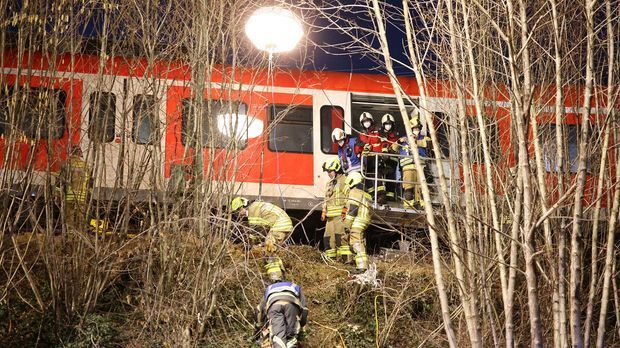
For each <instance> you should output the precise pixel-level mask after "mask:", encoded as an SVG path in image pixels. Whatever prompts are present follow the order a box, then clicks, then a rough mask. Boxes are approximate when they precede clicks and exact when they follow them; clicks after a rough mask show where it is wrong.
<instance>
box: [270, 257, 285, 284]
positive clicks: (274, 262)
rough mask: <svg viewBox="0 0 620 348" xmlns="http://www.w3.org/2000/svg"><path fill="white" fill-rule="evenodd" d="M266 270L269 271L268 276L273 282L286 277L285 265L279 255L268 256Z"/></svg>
mask: <svg viewBox="0 0 620 348" xmlns="http://www.w3.org/2000/svg"><path fill="white" fill-rule="evenodd" d="M265 270H266V271H267V277H269V280H271V281H273V282H277V281H280V280H282V279H284V265H283V264H282V259H280V258H279V257H277V256H269V257H267V263H266V264H265Z"/></svg>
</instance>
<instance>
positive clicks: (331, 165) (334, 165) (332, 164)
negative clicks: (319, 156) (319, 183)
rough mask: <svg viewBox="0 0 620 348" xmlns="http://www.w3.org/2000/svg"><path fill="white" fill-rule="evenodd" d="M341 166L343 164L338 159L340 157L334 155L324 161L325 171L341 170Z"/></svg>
mask: <svg viewBox="0 0 620 348" xmlns="http://www.w3.org/2000/svg"><path fill="white" fill-rule="evenodd" d="M340 168H342V166H341V165H340V159H338V157H334V158H332V159H330V160H327V161H325V162H324V163H323V171H324V172H339V171H340Z"/></svg>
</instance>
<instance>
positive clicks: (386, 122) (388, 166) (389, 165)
mask: <svg viewBox="0 0 620 348" xmlns="http://www.w3.org/2000/svg"><path fill="white" fill-rule="evenodd" d="M394 125H395V119H394V116H392V115H390V114H385V115H383V117H381V129H380V130H379V136H380V137H381V151H382V152H383V153H392V154H396V153H399V149H398V139H399V138H400V135H399V134H398V131H397V130H396V129H394ZM396 168H398V158H397V157H387V158H384V161H383V166H382V168H381V169H382V170H381V177H382V178H384V179H388V180H395V179H396ZM385 191H386V197H387V200H388V201H396V182H390V181H387V182H386V183H385Z"/></svg>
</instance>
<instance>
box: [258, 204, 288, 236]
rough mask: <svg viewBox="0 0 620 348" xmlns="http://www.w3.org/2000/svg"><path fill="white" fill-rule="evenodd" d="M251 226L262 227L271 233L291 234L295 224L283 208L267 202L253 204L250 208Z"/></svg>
mask: <svg viewBox="0 0 620 348" xmlns="http://www.w3.org/2000/svg"><path fill="white" fill-rule="evenodd" d="M248 222H249V224H250V226H260V227H264V228H267V229H269V230H270V231H271V232H291V231H292V230H293V223H292V222H291V218H290V217H289V216H288V215H287V214H286V212H285V211H284V210H282V208H280V207H278V206H277V205H275V204H271V203H267V202H260V201H258V202H252V203H251V204H250V205H249V206H248Z"/></svg>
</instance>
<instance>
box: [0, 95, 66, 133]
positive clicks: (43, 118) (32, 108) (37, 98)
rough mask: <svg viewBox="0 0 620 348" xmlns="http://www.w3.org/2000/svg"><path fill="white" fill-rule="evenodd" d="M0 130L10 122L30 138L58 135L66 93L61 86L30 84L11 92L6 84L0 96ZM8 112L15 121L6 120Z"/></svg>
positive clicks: (6, 127) (62, 120) (61, 130)
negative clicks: (25, 87) (59, 87)
mask: <svg viewBox="0 0 620 348" xmlns="http://www.w3.org/2000/svg"><path fill="white" fill-rule="evenodd" d="M0 99H1V100H0V134H5V133H8V132H9V129H10V124H15V125H16V126H17V129H18V130H19V131H20V132H21V133H22V134H23V135H24V136H26V137H27V138H29V139H34V140H37V139H60V138H62V136H63V135H64V133H65V118H66V117H65V105H66V101H67V93H66V92H65V91H63V90H61V89H49V88H35V87H30V88H27V89H21V88H20V90H18V91H17V92H14V90H13V87H11V86H5V87H4V88H3V91H2V93H1V96H0ZM11 116H12V117H14V120H15V121H14V122H9V120H10V119H11Z"/></svg>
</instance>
